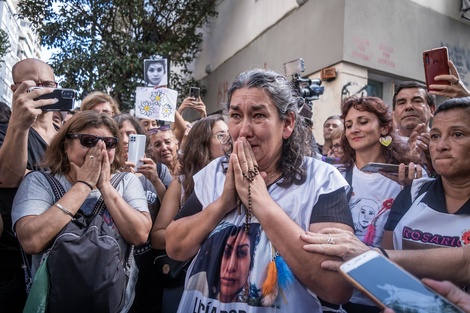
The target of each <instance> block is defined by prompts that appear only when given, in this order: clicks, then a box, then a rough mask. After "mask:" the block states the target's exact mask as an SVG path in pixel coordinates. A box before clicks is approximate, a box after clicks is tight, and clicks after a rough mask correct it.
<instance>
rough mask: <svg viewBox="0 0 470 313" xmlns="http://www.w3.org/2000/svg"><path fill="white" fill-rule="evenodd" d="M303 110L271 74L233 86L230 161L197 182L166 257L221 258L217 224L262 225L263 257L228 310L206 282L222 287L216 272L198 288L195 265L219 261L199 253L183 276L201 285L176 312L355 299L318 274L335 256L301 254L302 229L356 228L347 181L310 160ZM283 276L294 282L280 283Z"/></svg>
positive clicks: (298, 306)
mask: <svg viewBox="0 0 470 313" xmlns="http://www.w3.org/2000/svg"><path fill="white" fill-rule="evenodd" d="M297 104H298V98H297V94H296V93H295V91H294V90H293V87H292V85H291V83H290V82H289V81H288V80H287V79H286V78H285V77H283V76H282V75H280V74H278V73H276V72H273V71H270V70H262V69H253V70H249V71H246V72H243V73H241V74H240V75H239V76H238V77H237V78H236V79H235V81H234V82H233V83H232V85H231V87H230V88H229V92H228V103H227V109H228V128H229V133H230V135H231V138H232V139H233V150H232V153H231V155H230V157H229V158H227V157H220V158H217V159H215V160H214V161H212V162H211V163H209V165H207V166H206V167H205V168H204V169H202V170H201V171H200V172H198V173H197V174H196V175H195V176H194V192H193V194H192V195H191V196H190V197H189V198H188V200H187V201H186V203H185V205H184V206H183V208H182V210H181V211H180V213H179V214H178V215H177V217H176V219H175V221H173V222H172V223H171V224H170V225H169V226H168V228H167V230H166V236H165V239H166V249H167V252H168V254H169V256H170V257H172V258H175V259H178V260H187V259H189V258H191V257H193V256H195V255H196V254H198V253H199V252H200V251H212V252H211V254H209V255H216V254H217V253H215V252H216V251H219V252H220V251H224V249H225V242H222V241H209V240H206V239H207V238H209V237H210V235H211V233H212V232H214V231H215V230H216V228H217V227H218V225H221V224H227V225H235V226H237V227H243V228H244V231H245V232H249V230H250V227H255V225H256V226H259V227H261V229H262V230H261V234H260V240H259V242H258V243H257V247H254V248H255V249H256V251H259V252H258V253H257V254H256V255H255V257H254V260H253V262H254V263H253V269H252V270H251V271H250V272H249V274H248V278H247V285H248V286H249V288H247V289H246V294H245V295H244V296H242V297H239V298H238V299H237V300H236V301H235V302H231V303H224V304H222V303H221V302H219V300H217V299H213V298H211V297H210V296H209V293H208V292H207V288H204V286H213V282H212V281H208V279H220V277H219V276H220V273H215V272H213V271H215V267H207V268H208V271H211V272H210V273H206V275H198V279H199V280H200V281H198V282H195V281H193V278H194V277H193V276H191V269H192V268H195V267H198V268H204V266H201V264H199V263H195V262H220V260H213V259H212V258H211V257H210V256H209V255H207V256H206V255H199V254H198V256H197V257H195V258H194V259H193V261H192V264H191V266H190V268H189V270H188V275H187V277H186V279H187V281H188V280H192V284H191V286H196V287H195V288H189V287H188V285H186V286H185V291H184V294H183V298H182V300H181V302H180V306H179V312H188V310H190V309H192V308H193V307H194V306H195V305H197V306H198V307H200V306H205V307H206V308H207V306H211V307H213V308H217V307H218V308H221V309H224V310H227V311H229V310H232V309H233V310H236V309H243V310H244V311H245V312H265V310H266V307H270V308H274V307H276V308H277V309H278V310H281V311H282V312H307V311H308V312H321V306H320V303H319V301H318V299H317V297H315V296H312V294H311V293H310V292H313V293H316V294H318V295H319V296H321V297H323V298H326V299H328V301H331V302H335V303H344V302H346V301H347V300H348V299H349V297H350V296H351V291H352V289H351V287H350V286H349V284H348V283H347V282H346V281H344V280H343V279H342V278H341V277H340V276H338V275H337V274H333V273H331V272H327V271H324V270H322V269H321V268H320V263H321V262H322V261H323V260H326V259H328V258H329V257H325V256H321V255H315V256H313V257H312V255H311V254H309V253H307V252H306V251H305V250H303V244H304V243H303V241H302V240H301V239H300V236H301V235H302V234H303V233H305V231H307V230H310V231H319V230H321V229H322V228H324V227H327V226H332V225H335V226H336V227H339V228H343V229H346V230H352V228H351V226H352V221H351V215H350V213H349V210H348V207H347V200H346V192H345V186H346V181H345V180H344V179H343V178H342V177H341V175H340V174H339V173H338V172H337V170H336V169H335V168H334V167H333V166H331V165H329V164H326V163H324V162H322V161H320V160H316V159H313V158H310V157H307V156H306V155H307V154H308V153H309V151H308V148H307V147H306V146H305V144H304V143H305V142H306V139H307V135H308V134H307V132H306V130H305V128H304V127H303V126H302V125H301V124H300V123H299V122H298V121H299V115H298V105H297ZM209 242H210V245H211V246H210V247H207V245H208V244H209ZM282 265H285V266H282ZM274 268H276V269H277V270H274ZM269 269H271V270H269ZM286 269H289V271H287V270H286ZM276 271H280V272H279V273H280V276H282V277H288V279H286V280H282V281H279V284H278V283H277V279H276V276H275V274H274V273H275V272H276ZM289 273H291V275H289ZM283 274H286V275H283ZM332 274H333V275H332ZM225 283H227V282H225ZM234 283H235V282H234Z"/></svg>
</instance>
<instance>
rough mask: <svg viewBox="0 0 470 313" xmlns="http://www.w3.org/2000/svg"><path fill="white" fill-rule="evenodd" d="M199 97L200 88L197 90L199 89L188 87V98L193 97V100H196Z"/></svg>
mask: <svg viewBox="0 0 470 313" xmlns="http://www.w3.org/2000/svg"><path fill="white" fill-rule="evenodd" d="M200 95H201V88H199V87H190V88H189V96H190V97H193V98H194V99H196V100H198V99H199V96H200Z"/></svg>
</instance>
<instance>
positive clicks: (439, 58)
mask: <svg viewBox="0 0 470 313" xmlns="http://www.w3.org/2000/svg"><path fill="white" fill-rule="evenodd" d="M423 64H424V74H425V77H426V86H427V88H428V91H430V90H431V89H430V88H429V86H430V85H449V84H450V83H449V81H446V80H434V78H435V77H436V76H438V75H449V74H450V69H449V53H448V51H447V47H440V48H435V49H431V50H426V51H424V52H423Z"/></svg>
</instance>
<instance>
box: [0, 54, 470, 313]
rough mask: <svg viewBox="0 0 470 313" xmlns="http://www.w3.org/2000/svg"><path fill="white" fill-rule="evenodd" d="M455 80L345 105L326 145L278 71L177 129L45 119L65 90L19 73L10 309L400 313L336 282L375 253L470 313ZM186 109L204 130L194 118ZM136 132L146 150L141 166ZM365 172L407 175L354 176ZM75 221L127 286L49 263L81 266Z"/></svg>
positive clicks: (9, 178)
mask: <svg viewBox="0 0 470 313" xmlns="http://www.w3.org/2000/svg"><path fill="white" fill-rule="evenodd" d="M157 66H159V67H161V69H160V70H159V72H160V73H163V74H165V72H166V67H165V66H164V64H163V65H162V64H159V63H155V64H149V65H148V69H146V73H147V75H148V79H149V81H150V82H151V84H152V85H154V86H156V87H158V85H161V84H160V83H154V82H152V79H154V77H153V75H154V72H157V70H156V69H154V68H153V67H157ZM449 67H450V69H451V73H449V74H448V75H440V76H437V77H436V80H437V81H439V80H443V81H447V82H449V84H448V85H433V86H431V87H432V88H430V89H432V90H431V91H428V90H427V88H426V86H425V85H423V84H421V83H419V82H414V81H408V82H402V83H400V84H399V85H398V86H397V88H396V91H395V94H394V96H393V103H392V107H391V109H390V108H389V106H388V105H387V104H386V103H385V102H384V101H383V100H381V99H380V98H377V97H372V96H361V97H354V98H348V99H345V100H344V101H343V102H342V104H341V111H340V112H338V113H339V114H338V115H333V116H330V117H328V118H327V120H326V121H325V123H324V125H323V130H324V138H323V139H324V144H323V145H321V146H320V145H318V146H317V144H316V141H315V139H314V138H313V136H312V126H313V125H312V123H311V110H309V109H308V104H307V103H305V102H304V101H303V99H302V98H301V97H300V96H299V94H298V92H297V91H296V90H295V87H294V86H293V85H292V83H291V82H290V81H289V80H287V79H286V78H285V77H284V76H283V75H280V74H279V73H277V72H275V71H271V70H266V69H251V70H247V71H245V72H243V73H240V74H239V75H238V76H237V77H236V78H235V80H234V81H233V82H232V83H231V85H230V86H229V89H228V96H227V101H226V103H225V112H226V114H225V115H224V116H222V115H216V114H215V115H209V116H207V112H206V107H205V105H204V103H203V102H202V100H201V99H200V98H198V99H195V98H192V97H187V98H185V99H184V100H183V101H182V103H181V104H180V106H179V108H178V111H177V112H176V114H175V122H173V123H172V124H169V123H168V124H166V123H161V121H156V120H151V119H137V118H136V117H134V116H132V115H130V114H128V113H122V112H120V110H119V104H118V103H117V102H116V101H115V100H114V99H113V98H112V97H111V96H109V95H108V94H106V93H103V92H99V91H96V92H92V93H90V94H88V95H87V96H86V97H85V98H84V99H83V101H82V103H81V106H80V111H79V112H73V113H71V114H70V116H68V115H67V114H60V113H58V112H53V111H43V110H41V107H42V106H44V105H49V104H53V103H54V101H55V100H54V99H41V100H35V98H37V97H38V96H41V95H43V94H47V93H50V92H51V91H52V90H53V88H55V87H57V83H56V82H55V77H54V73H53V70H52V68H51V67H50V66H49V65H47V64H46V63H44V62H42V61H40V60H37V59H25V60H22V61H20V62H18V63H17V64H16V65H15V66H14V67H13V68H12V77H13V80H14V84H13V85H12V86H11V89H12V91H13V99H12V107H11V110H10V108H9V107H8V106H7V105H4V104H3V103H0V211H1V219H0V301H1V303H2V311H3V310H5V312H23V309H24V308H25V307H26V309H25V312H30V311H31V312H32V311H33V310H31V308H34V311H35V312H61V311H62V312H63V310H64V308H67V309H66V311H67V312H136V313H137V312H164V313H172V312H180V313H185V312H273V311H279V312H349V313H351V312H352V313H354V312H366V313H367V312H381V311H382V310H384V309H385V312H392V311H393V308H385V307H380V306H379V305H378V304H377V303H375V302H373V301H371V300H370V299H369V298H368V297H367V296H365V295H364V294H363V293H361V292H360V291H358V290H357V289H354V288H353V286H352V285H351V284H350V283H349V282H347V280H346V279H345V278H344V277H343V276H342V275H341V274H340V273H339V266H340V265H341V264H342V263H343V262H345V261H348V260H350V259H352V258H354V257H356V256H358V255H360V254H361V253H363V252H366V251H369V250H371V249H373V250H376V251H377V252H379V253H380V254H382V255H384V256H385V257H387V258H389V259H390V260H392V261H393V262H395V263H397V264H399V265H401V266H402V267H403V268H405V269H406V270H408V271H409V272H410V273H412V274H413V275H415V276H416V277H418V278H420V279H423V282H424V283H425V284H427V285H428V286H430V287H431V288H432V289H434V290H436V292H438V293H440V294H441V295H443V296H444V297H447V298H448V299H449V301H451V302H453V303H455V304H456V305H457V306H459V307H460V309H461V310H463V311H464V312H470V296H469V295H467V294H466V293H465V292H464V291H463V290H465V287H466V286H468V285H470V268H469V264H470V262H469V260H470V254H469V253H470V250H469V249H470V248H469V246H470V230H469V229H470V228H469V227H468V224H469V222H470V219H469V217H468V216H467V215H469V214H470V206H469V204H468V203H469V198H470V179H469V178H470V161H469V158H468V151H469V149H470V126H469V125H470V91H469V90H468V89H467V88H466V86H465V85H464V84H463V82H462V81H461V80H460V77H459V73H458V72H457V70H456V68H455V66H454V65H453V63H452V62H449ZM155 79H156V78H155ZM159 79H161V78H159ZM150 82H149V84H150ZM36 86H38V87H43V88H38V89H34V90H33V91H31V92H27V91H28V89H29V88H31V87H36ZM435 96H443V97H447V98H448V100H446V101H445V102H444V103H442V104H441V105H439V106H437V104H436V100H435ZM188 108H191V109H194V110H195V111H197V112H198V113H199V114H200V116H201V118H200V119H199V120H197V121H195V122H192V123H190V122H188V121H185V120H184V118H183V116H182V112H183V111H184V110H185V109H188ZM132 135H144V136H146V140H147V142H146V151H145V154H143V155H142V156H141V158H140V160H139V161H140V162H139V164H135V163H133V162H131V161H129V160H128V152H129V142H130V138H131V137H132ZM370 162H375V163H387V164H393V165H396V168H397V171H396V173H390V172H388V173H385V172H382V171H381V172H378V173H369V172H364V171H363V170H361V169H362V168H363V167H364V166H366V165H367V164H369V163H370ZM329 163H331V164H329ZM467 211H468V212H467ZM98 218H99V221H100V224H99V226H96V227H95V226H93V225H94V224H93V222H94V221H96V220H98ZM70 225H78V228H80V229H87V232H85V234H87V235H83V238H84V239H83V240H85V241H84V242H85V243H83V241H80V242H81V243H80V244H79V245H78V246H80V245H81V246H82V247H85V246H86V247H88V245H89V244H90V245H94V246H97V247H98V249H102V248H103V249H104V247H101V246H102V245H104V244H103V243H102V242H101V241H105V240H98V243H97V241H95V240H94V239H92V238H94V237H88V236H89V235H88V234H89V233H90V232H91V231H89V230H91V229H95V228H96V229H99V234H100V236H104V237H106V238H110V239H111V240H110V241H109V242H111V243H109V242H108V241H106V242H108V243H107V245H108V246H112V245H113V243H115V245H116V247H117V250H116V251H118V252H117V253H116V256H115V258H114V259H113V260H111V261H109V262H111V263H112V264H111V265H112V266H116V273H117V272H119V273H123V274H125V275H124V276H123V277H125V280H124V281H123V284H120V283H119V281H117V280H115V278H111V277H109V276H106V273H108V272H109V266H110V264H108V265H104V264H103V263H104V262H103V261H101V259H100V257H101V255H100V254H103V253H88V254H87V253H86V251H81V252H78V253H79V254H81V255H80V257H81V258H85V261H84V263H83V264H82V263H80V264H81V265H80V266H79V267H78V269H77V270H74V269H73V264H71V263H70V267H68V266H64V265H61V264H63V263H60V262H57V261H55V260H56V259H57V258H58V257H57V256H56V255H60V254H58V253H62V255H63V253H65V254H67V255H68V254H70V255H71V257H72V259H73V258H74V257H75V256H72V254H73V253H75V250H74V249H72V248H70V247H72V245H76V243H72V241H70V242H67V241H64V240H63V239H62V237H64V234H66V232H67V231H68V229H69V228H70V227H69V226H70ZM94 227H95V228H94ZM94 231H95V232H96V230H94ZM80 236H82V235H81V233H80V235H75V237H80ZM104 237H101V238H104ZM63 246H65V247H69V248H70V249H67V250H61V249H64V248H63ZM107 248H109V247H107ZM64 251H66V252H64ZM90 251H91V250H90ZM93 251H95V250H93ZM98 251H101V250H98ZM103 251H104V250H103ZM106 251H108V250H106ZM106 253H108V252H106ZM53 266H56V267H59V266H64V268H53ZM44 271H46V273H47V271H49V272H50V274H51V275H49V276H48V277H49V279H48V281H47V284H46V285H47V286H48V287H47V288H42V289H41V286H43V285H42V284H44V281H43V277H45V276H44V275H43V272H44ZM56 271H59V272H61V271H62V272H64V273H68V274H70V275H69V276H66V277H71V278H70V282H69V284H67V281H66V284H65V287H63V286H62V285H60V283H61V282H59V281H57V280H56V279H57V278H55V277H56V276H55V275H53V272H56ZM25 273H26V276H25ZM80 273H83V276H84V277H85V276H87V277H89V276H91V277H92V279H91V280H90V281H91V282H88V280H86V279H85V278H84V277H81V274H80ZM85 273H86V274H87V275H85ZM73 275H76V276H73ZM46 276H47V275H46ZM116 276H118V275H116ZM85 282H86V283H85ZM87 284H88V285H87ZM121 285H122V286H123V288H121V290H117V287H118V286H121ZM58 286H60V287H58ZM59 289H60V290H59ZM38 290H40V291H42V292H41V293H40V294H41V297H42V299H43V301H42V302H41V301H39V300H38ZM45 290H47V291H45ZM111 291H112V292H111ZM25 305H26V306H25Z"/></svg>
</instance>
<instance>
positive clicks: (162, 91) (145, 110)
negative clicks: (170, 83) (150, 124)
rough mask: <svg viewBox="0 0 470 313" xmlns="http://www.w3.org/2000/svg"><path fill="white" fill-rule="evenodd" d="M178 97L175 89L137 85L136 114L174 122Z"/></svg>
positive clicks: (140, 116) (141, 116)
mask: <svg viewBox="0 0 470 313" xmlns="http://www.w3.org/2000/svg"><path fill="white" fill-rule="evenodd" d="M177 98H178V92H177V91H176V90H173V89H169V88H152V87H137V90H136V96H135V108H134V110H135V116H136V117H138V118H146V119H154V120H162V121H168V122H174V121H175V111H176V101H177Z"/></svg>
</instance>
